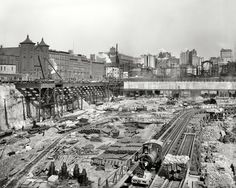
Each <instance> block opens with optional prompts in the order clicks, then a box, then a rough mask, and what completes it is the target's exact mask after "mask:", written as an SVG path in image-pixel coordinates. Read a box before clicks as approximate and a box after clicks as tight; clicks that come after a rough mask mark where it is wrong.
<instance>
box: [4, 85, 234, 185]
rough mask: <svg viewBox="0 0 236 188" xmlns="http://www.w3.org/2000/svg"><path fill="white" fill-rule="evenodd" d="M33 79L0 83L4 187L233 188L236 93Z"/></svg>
mask: <svg viewBox="0 0 236 188" xmlns="http://www.w3.org/2000/svg"><path fill="white" fill-rule="evenodd" d="M24 84H25V85H24ZM27 84H28V85H27ZM33 84H34V83H22V82H21V83H18V84H17V83H16V84H15V85H14V84H10V83H5V84H2V85H0V87H1V88H0V89H1V92H2V93H1V96H2V97H4V98H8V104H6V103H4V104H1V108H2V109H3V110H2V112H3V113H2V114H3V115H1V117H2V118H3V119H1V120H2V121H3V122H5V123H4V125H3V126H1V129H0V130H1V131H0V169H1V171H0V187H3V188H14V187H16V188H17V187H19V188H56V187H58V188H69V187H71V188H72V187H73V188H79V187H91V188H112V187H113V188H125V187H130V188H131V187H150V188H167V187H168V188H172V187H173V188H182V187H184V188H200V187H205V188H208V187H209V188H215V187H222V188H223V187H229V188H231V187H235V181H236V176H235V166H236V145H235V144H236V116H235V112H236V108H235V105H236V100H235V98H230V97H228V98H223V97H218V96H216V97H210V96H194V97H193V96H187V97H186V96H185V97H181V96H170V95H168V96H167V95H163V94H155V93H148V92H146V93H145V95H144V94H142V95H141V94H140V93H138V92H130V93H125V92H123V94H122V92H121V90H120V87H122V86H120V85H119V86H118V85H117V83H115V84H113V85H112V84H108V85H104V86H103V85H101V83H99V84H100V85H98V86H97V85H95V84H94V83H93V84H87V85H86V84H81V85H79V86H75V85H73V86H72V85H71V86H68V87H67V88H66V89H65V88H63V87H58V86H56V88H53V89H50V88H49V85H47V86H45V84H49V83H43V84H44V86H42V85H41V86H40V87H38V86H34V87H32V86H33ZM41 84H42V83H41ZM50 84H51V83H50ZM44 87H48V89H46V90H45V89H44ZM50 87H51V86H50ZM79 88H80V89H79ZM81 88H82V89H81ZM88 91H90V92H88ZM47 92H48V93H49V95H48V96H50V92H51V94H52V96H53V95H54V100H53V102H54V105H53V106H49V104H50V102H52V101H51V100H52V99H47V97H45V101H44V102H45V103H44V102H43V100H44V99H43V98H44V94H45V93H47ZM78 92H80V94H79V95H78ZM86 92H88V93H86ZM91 92H94V93H93V94H91ZM95 95H96V96H95ZM76 96H77V98H76ZM78 96H80V97H78ZM30 97H31V98H30ZM32 97H34V98H36V99H38V98H39V100H42V101H40V102H39V103H37V101H35V100H34V101H33V100H32ZM73 97H74V98H73ZM9 101H10V102H9ZM19 109H21V110H19Z"/></svg>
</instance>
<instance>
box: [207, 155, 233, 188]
mask: <svg viewBox="0 0 236 188" xmlns="http://www.w3.org/2000/svg"><path fill="white" fill-rule="evenodd" d="M214 160H215V161H214V163H205V164H203V165H204V167H203V169H204V170H205V173H206V185H207V187H212V188H213V187H233V186H234V180H233V172H232V170H231V168H230V163H229V162H228V160H227V158H225V157H224V156H222V155H219V154H214Z"/></svg>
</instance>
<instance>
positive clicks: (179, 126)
mask: <svg viewBox="0 0 236 188" xmlns="http://www.w3.org/2000/svg"><path fill="white" fill-rule="evenodd" d="M194 113H196V110H192V109H191V110H188V111H184V112H183V113H181V114H179V116H177V117H175V118H174V121H173V120H172V125H171V126H170V127H169V128H168V129H166V131H165V132H164V133H163V134H162V135H161V136H158V140H160V141H162V142H164V145H163V148H164V156H165V155H166V154H167V153H168V152H169V150H170V149H171V147H172V146H173V145H174V144H175V142H176V141H177V140H178V138H179V137H180V135H182V133H183V131H184V129H185V127H186V125H187V123H188V121H189V120H190V118H191V116H192V115H193V114H194ZM186 118H187V121H185V120H186ZM155 136H156V135H155ZM155 136H154V137H153V138H155ZM134 166H135V167H137V166H138V164H137V163H135V164H134ZM134 169H135V168H133V170H134ZM133 170H131V171H129V173H126V174H125V175H124V177H122V179H121V180H120V181H119V182H118V183H117V184H115V185H113V187H114V188H119V187H121V186H122V185H123V184H124V182H125V181H126V180H127V179H128V178H129V176H130V174H132V173H133ZM155 175H156V174H153V178H152V179H155Z"/></svg>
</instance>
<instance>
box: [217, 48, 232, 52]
mask: <svg viewBox="0 0 236 188" xmlns="http://www.w3.org/2000/svg"><path fill="white" fill-rule="evenodd" d="M220 51H221V52H232V50H231V49H224V48H222V49H221V50H220Z"/></svg>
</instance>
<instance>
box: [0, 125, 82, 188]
mask: <svg viewBox="0 0 236 188" xmlns="http://www.w3.org/2000/svg"><path fill="white" fill-rule="evenodd" d="M79 129H81V128H76V129H72V130H70V131H68V132H66V133H64V134H63V135H62V136H61V137H59V138H57V139H56V140H55V141H53V143H52V144H50V145H49V146H48V147H47V148H46V149H44V150H43V151H42V152H41V153H40V154H39V155H38V156H36V157H35V158H34V159H33V160H32V161H31V162H29V163H28V164H27V165H26V166H25V167H24V168H23V169H22V170H21V171H20V172H18V173H16V174H15V175H14V176H13V177H11V179H10V180H9V181H7V183H6V184H5V185H4V186H3V188H13V187H16V186H17V185H18V183H19V180H20V179H21V178H23V177H24V176H25V175H26V174H27V173H29V171H30V170H31V168H32V167H33V166H34V165H36V164H37V163H38V162H39V161H40V160H41V159H42V158H43V157H44V156H45V155H47V154H48V153H49V151H51V150H52V149H53V148H54V147H56V145H57V144H58V143H59V142H60V141H61V140H62V139H63V138H65V137H66V136H67V135H68V134H70V133H72V132H75V131H78V130H79Z"/></svg>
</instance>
